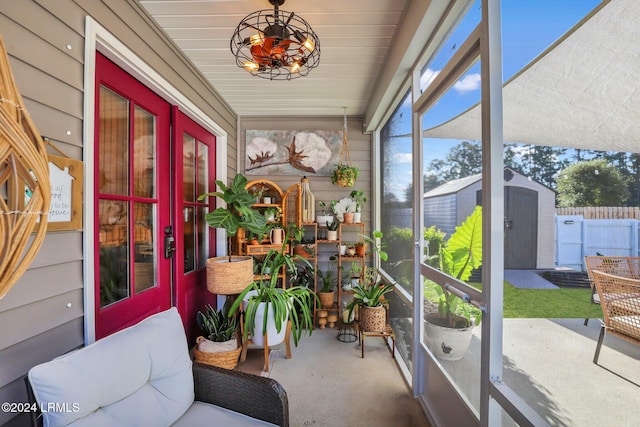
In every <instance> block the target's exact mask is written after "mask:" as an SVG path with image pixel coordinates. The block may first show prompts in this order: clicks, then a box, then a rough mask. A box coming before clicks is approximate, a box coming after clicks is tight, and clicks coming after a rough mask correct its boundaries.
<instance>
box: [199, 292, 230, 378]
mask: <svg viewBox="0 0 640 427" xmlns="http://www.w3.org/2000/svg"><path fill="white" fill-rule="evenodd" d="M237 319H238V318H237V317H236V316H228V306H227V304H226V303H225V305H224V306H223V308H222V310H219V311H216V310H215V309H214V308H213V307H211V305H208V304H207V305H206V306H205V308H204V311H198V313H197V314H196V321H197V323H198V327H199V328H200V331H201V332H202V336H199V337H198V338H197V339H196V344H197V345H196V348H195V350H194V354H195V359H196V362H201V363H206V364H209V365H213V366H218V367H220V368H225V369H234V368H235V367H236V365H237V364H238V356H239V355H240V352H241V351H242V347H241V346H239V345H238V321H237Z"/></svg>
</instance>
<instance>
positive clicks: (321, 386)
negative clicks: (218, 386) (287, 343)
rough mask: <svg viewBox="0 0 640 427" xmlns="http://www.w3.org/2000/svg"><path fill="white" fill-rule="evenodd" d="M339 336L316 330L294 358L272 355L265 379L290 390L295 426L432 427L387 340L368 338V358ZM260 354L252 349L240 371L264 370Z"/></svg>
mask: <svg viewBox="0 0 640 427" xmlns="http://www.w3.org/2000/svg"><path fill="white" fill-rule="evenodd" d="M337 334H338V330H337V329H329V328H326V329H324V330H320V329H316V330H314V331H313V334H312V335H311V336H303V338H302V340H301V342H300V343H299V345H298V347H293V348H292V358H291V359H286V358H285V351H284V347H283V346H282V345H281V346H277V347H275V349H274V350H272V351H271V357H270V364H271V372H269V373H268V374H267V373H263V375H268V376H269V377H271V378H273V379H275V380H277V381H278V382H279V383H280V384H282V386H283V387H284V388H285V390H287V396H288V399H289V415H290V423H291V426H292V427H299V426H317V427H336V426H352V427H360V426H363V427H364V426H366V427H422V426H424V427H429V426H430V424H429V422H428V421H427V418H426V416H425V414H424V412H423V410H422V406H421V405H420V403H419V402H418V401H417V399H414V398H413V396H412V394H411V390H410V389H409V387H408V386H407V384H406V383H405V381H404V377H403V376H402V374H401V372H400V370H399V368H398V367H397V365H396V363H395V361H394V359H392V358H391V352H390V351H389V350H388V348H387V347H386V346H385V344H384V341H383V340H382V338H367V340H366V346H365V357H364V359H363V358H361V356H360V354H361V350H360V346H359V345H358V342H357V341H356V342H352V343H344V342H340V341H338V340H337V339H336V337H337ZM261 352H262V351H261V350H249V354H248V356H247V362H246V363H247V366H245V367H242V366H241V367H240V369H242V370H247V371H250V370H251V369H252V368H251V366H252V365H253V366H254V367H255V366H260V365H261V363H262V356H261ZM396 356H397V354H396ZM253 369H255V368H253Z"/></svg>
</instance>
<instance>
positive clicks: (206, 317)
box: [196, 303, 238, 342]
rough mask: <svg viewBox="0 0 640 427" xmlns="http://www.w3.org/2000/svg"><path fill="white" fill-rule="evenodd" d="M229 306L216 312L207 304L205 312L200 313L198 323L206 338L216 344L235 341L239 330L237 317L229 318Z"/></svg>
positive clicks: (197, 317)
mask: <svg viewBox="0 0 640 427" xmlns="http://www.w3.org/2000/svg"><path fill="white" fill-rule="evenodd" d="M227 308H228V307H227V304H226V303H225V305H224V307H223V308H222V310H219V311H216V310H215V309H214V308H213V307H211V305H209V304H207V305H206V306H205V308H204V311H198V313H197V314H196V321H197V323H198V327H199V328H200V330H201V331H202V333H203V334H204V336H205V338H206V339H208V340H211V341H215V342H225V341H229V340H231V339H233V337H234V334H235V332H236V331H237V330H238V320H237V319H238V318H237V316H228V315H227V314H228V310H227Z"/></svg>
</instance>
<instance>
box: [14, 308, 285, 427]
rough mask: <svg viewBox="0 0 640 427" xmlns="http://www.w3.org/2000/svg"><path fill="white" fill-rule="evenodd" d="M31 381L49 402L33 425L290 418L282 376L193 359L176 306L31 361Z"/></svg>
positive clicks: (33, 391)
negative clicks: (59, 353)
mask: <svg viewBox="0 0 640 427" xmlns="http://www.w3.org/2000/svg"><path fill="white" fill-rule="evenodd" d="M26 383H27V393H28V396H29V400H30V402H31V403H34V404H35V403H36V402H37V405H33V406H30V407H33V408H40V409H41V410H42V413H41V414H33V413H32V419H31V422H32V425H33V426H39V425H42V424H44V425H49V426H62V425H65V426H66V425H74V426H90V427H93V426H98V425H99V426H107V425H109V426H111V425H113V426H116V425H117V426H175V427H177V426H187V427H191V426H196V425H198V426H199V425H210V424H211V425H229V426H239V425H241V426H264V425H267V424H268V425H278V426H281V427H288V426H289V407H288V401H287V394H286V392H285V390H284V389H283V388H282V386H281V385H280V384H278V383H277V382H276V381H275V380H273V379H270V378H264V377H261V376H258V375H251V374H247V373H243V372H237V371H232V370H227V369H223V368H218V367H214V366H209V365H205V364H201V363H193V361H192V360H191V358H190V355H189V349H188V346H187V339H186V335H185V333H184V328H183V326H182V320H181V318H180V314H179V313H178V310H177V309H176V308H175V307H172V308H170V309H168V310H165V311H162V312H160V313H156V314H154V315H151V316H149V317H147V318H146V319H144V320H142V321H140V322H139V323H137V324H135V325H133V326H130V327H128V328H126V329H123V330H121V331H119V332H116V333H114V334H112V335H109V336H107V337H105V338H102V339H100V340H98V341H96V342H94V343H92V344H90V345H87V346H85V347H83V348H81V349H78V350H76V351H72V352H70V353H67V354H65V355H62V356H60V357H58V358H55V359H53V360H51V361H49V362H45V363H41V364H39V365H36V366H34V367H32V368H31V369H30V370H29V373H28V376H27V378H26ZM64 402H67V403H66V404H68V405H71V403H69V402H73V405H74V407H73V410H65V409H64V408H60V409H59V408H58V407H57V406H56V405H57V404H58V403H60V404H64ZM43 408H44V409H43ZM49 408H51V409H49Z"/></svg>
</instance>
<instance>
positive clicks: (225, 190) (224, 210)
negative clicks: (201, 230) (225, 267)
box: [198, 173, 267, 261]
mask: <svg viewBox="0 0 640 427" xmlns="http://www.w3.org/2000/svg"><path fill="white" fill-rule="evenodd" d="M216 185H217V186H218V187H219V188H220V190H221V191H216V192H211V193H206V194H203V195H201V196H200V197H198V200H204V199H205V198H207V197H210V196H214V197H218V198H219V199H221V200H222V201H224V202H225V203H226V205H227V206H226V207H219V208H216V209H215V210H214V211H213V212H209V213H207V214H206V215H205V216H204V218H205V221H206V222H207V224H208V225H209V227H212V228H223V229H224V230H225V231H226V232H227V236H228V244H229V254H231V237H233V236H235V235H236V233H237V231H238V230H239V229H240V228H244V229H245V230H247V231H249V232H251V233H254V234H256V235H258V236H261V235H262V234H264V231H265V225H266V223H267V220H266V218H265V217H264V215H262V214H261V213H260V212H258V210H255V209H252V205H253V204H254V203H255V196H254V195H253V194H251V193H249V192H248V191H247V189H246V188H245V187H246V185H247V178H246V177H245V176H244V175H242V174H240V173H239V174H237V175H236V176H235V177H234V178H233V181H232V182H231V186H229V187H227V186H226V185H225V183H224V182H222V181H220V180H217V181H216ZM229 261H231V255H229Z"/></svg>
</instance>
